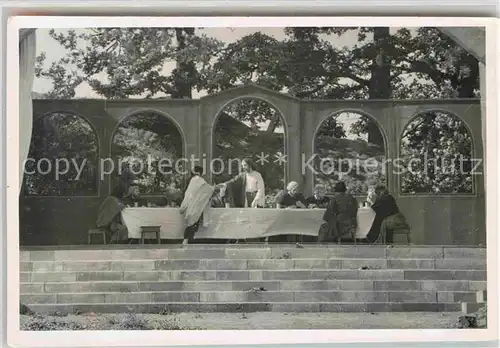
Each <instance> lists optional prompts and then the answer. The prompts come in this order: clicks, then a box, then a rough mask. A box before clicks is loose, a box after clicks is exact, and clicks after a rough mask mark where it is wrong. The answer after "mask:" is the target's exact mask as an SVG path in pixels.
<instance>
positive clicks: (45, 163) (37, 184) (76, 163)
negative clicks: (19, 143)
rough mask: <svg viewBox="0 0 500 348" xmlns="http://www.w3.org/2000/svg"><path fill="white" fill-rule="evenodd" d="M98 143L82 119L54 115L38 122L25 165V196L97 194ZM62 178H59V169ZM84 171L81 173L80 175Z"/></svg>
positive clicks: (72, 116) (73, 116)
mask: <svg viewBox="0 0 500 348" xmlns="http://www.w3.org/2000/svg"><path fill="white" fill-rule="evenodd" d="M98 152H99V149H98V141H97V136H96V134H95V133H94V130H93V129H92V127H91V126H90V125H89V124H88V123H87V121H85V120H84V119H82V118H81V117H79V116H76V115H73V114H68V113H62V112H61V113H52V114H50V115H46V116H43V117H42V118H39V119H37V120H35V122H34V123H33V135H32V138H31V145H30V149H29V154H28V159H33V160H29V161H27V163H26V165H25V175H24V193H25V194H26V195H37V196H71V195H77V196H88V195H95V194H97V187H98V179H97V178H98V175H99V173H98ZM57 165H58V166H59V173H60V175H59V177H56V166H57ZM77 167H78V168H81V169H82V170H81V173H80V174H79V173H78V169H77Z"/></svg>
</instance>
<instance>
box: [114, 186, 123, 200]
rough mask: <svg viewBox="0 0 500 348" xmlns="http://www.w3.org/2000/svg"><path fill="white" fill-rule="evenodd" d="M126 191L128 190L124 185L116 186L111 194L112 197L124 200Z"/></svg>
mask: <svg viewBox="0 0 500 348" xmlns="http://www.w3.org/2000/svg"><path fill="white" fill-rule="evenodd" d="M125 191H126V189H125V186H124V185H116V186H115V188H114V189H113V191H112V192H111V196H113V197H116V198H118V199H122V198H123V197H125Z"/></svg>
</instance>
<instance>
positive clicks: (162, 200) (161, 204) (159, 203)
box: [158, 197, 168, 207]
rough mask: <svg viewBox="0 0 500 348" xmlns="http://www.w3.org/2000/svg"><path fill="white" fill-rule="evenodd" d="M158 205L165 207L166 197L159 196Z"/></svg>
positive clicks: (166, 203)
mask: <svg viewBox="0 0 500 348" xmlns="http://www.w3.org/2000/svg"><path fill="white" fill-rule="evenodd" d="M158 205H159V206H160V207H167V206H168V198H167V197H161V198H160V199H159V200H158Z"/></svg>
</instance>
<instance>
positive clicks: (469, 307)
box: [460, 302, 484, 314]
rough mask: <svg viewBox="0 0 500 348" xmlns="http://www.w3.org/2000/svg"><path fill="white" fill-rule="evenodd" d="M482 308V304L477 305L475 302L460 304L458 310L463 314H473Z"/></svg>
mask: <svg viewBox="0 0 500 348" xmlns="http://www.w3.org/2000/svg"><path fill="white" fill-rule="evenodd" d="M483 306H484V303H477V302H462V303H461V304H460V310H461V312H462V313H464V314H472V313H474V312H477V311H478V310H479V309H481V308H482V307H483Z"/></svg>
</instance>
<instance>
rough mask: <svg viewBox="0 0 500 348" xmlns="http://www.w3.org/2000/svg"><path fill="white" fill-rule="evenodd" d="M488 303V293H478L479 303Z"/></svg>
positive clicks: (477, 299)
mask: <svg viewBox="0 0 500 348" xmlns="http://www.w3.org/2000/svg"><path fill="white" fill-rule="evenodd" d="M487 301H488V292H487V291H486V290H482V291H478V292H476V302H477V303H486V302H487ZM471 302H472V301H471Z"/></svg>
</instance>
